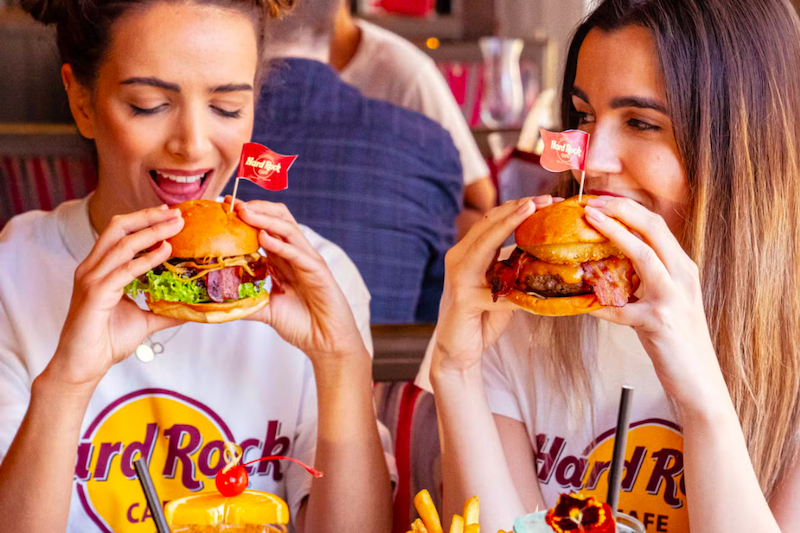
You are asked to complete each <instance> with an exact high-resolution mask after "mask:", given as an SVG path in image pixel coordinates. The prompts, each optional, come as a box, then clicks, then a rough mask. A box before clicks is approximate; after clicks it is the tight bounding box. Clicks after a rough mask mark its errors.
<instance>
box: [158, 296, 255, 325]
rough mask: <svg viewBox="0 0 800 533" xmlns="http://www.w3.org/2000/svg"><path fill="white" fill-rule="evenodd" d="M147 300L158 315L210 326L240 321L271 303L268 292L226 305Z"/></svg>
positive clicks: (226, 303)
mask: <svg viewBox="0 0 800 533" xmlns="http://www.w3.org/2000/svg"><path fill="white" fill-rule="evenodd" d="M146 298H147V306H148V307H149V308H150V310H151V311H152V312H153V313H155V314H157V315H162V316H168V317H172V318H178V319H180V320H189V321H191V322H205V323H209V324H217V323H220V322H230V321H231V320H239V319H240V318H244V317H246V316H248V315H252V314H253V313H255V312H256V311H258V310H260V309H261V308H263V307H264V306H266V305H267V304H268V303H269V293H268V292H267V291H266V290H265V291H264V292H263V293H262V294H261V295H260V296H258V297H256V298H243V299H241V300H236V301H235V302H225V303H216V302H212V303H205V304H188V303H184V302H170V301H167V300H158V301H156V302H151V301H150V297H149V295H146Z"/></svg>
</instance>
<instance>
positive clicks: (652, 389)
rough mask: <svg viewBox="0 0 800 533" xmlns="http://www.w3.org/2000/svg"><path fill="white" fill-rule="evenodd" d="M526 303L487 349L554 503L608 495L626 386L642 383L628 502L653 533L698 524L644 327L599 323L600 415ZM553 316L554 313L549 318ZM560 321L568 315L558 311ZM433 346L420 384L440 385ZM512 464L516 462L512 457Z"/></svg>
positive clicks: (498, 406)
mask: <svg viewBox="0 0 800 533" xmlns="http://www.w3.org/2000/svg"><path fill="white" fill-rule="evenodd" d="M537 320H542V318H540V317H533V316H532V315H529V314H528V313H525V312H523V311H518V312H517V313H516V314H515V315H514V318H513V319H512V321H511V323H510V324H509V326H508V329H507V330H506V332H505V333H504V334H503V336H502V337H501V338H500V339H499V340H498V342H497V343H496V344H495V345H494V346H493V347H492V348H490V349H489V350H488V351H487V352H486V354H484V357H483V375H484V383H485V386H486V394H487V397H488V400H489V406H490V408H491V410H492V412H493V413H495V414H499V415H503V416H506V417H509V418H512V419H514V420H519V421H521V422H523V423H524V424H525V426H526V428H527V430H528V436H529V438H530V442H531V445H532V447H533V449H534V450H537V460H536V468H537V472H538V476H539V487H540V489H541V491H542V495H543V496H544V501H545V503H546V504H547V506H548V507H552V506H553V505H555V502H556V499H557V498H558V495H559V494H560V493H566V492H581V493H583V494H588V495H597V496H598V497H599V498H600V499H601V500H602V501H605V498H606V491H607V486H608V485H607V484H608V464H609V463H610V461H611V457H612V455H613V449H614V431H615V428H616V425H617V412H618V409H619V401H620V393H621V387H622V386H623V385H630V386H632V387H633V388H634V392H633V397H632V400H633V403H632V411H631V419H630V420H631V425H630V428H631V429H630V431H629V434H628V444H627V448H626V455H625V457H626V461H628V462H630V464H631V465H632V468H630V469H627V470H626V472H625V473H624V474H623V482H622V492H621V494H620V503H619V509H620V510H621V511H623V512H625V513H628V514H632V515H634V516H636V517H637V518H638V519H639V520H640V521H641V522H642V523H644V524H645V525H646V526H647V531H648V532H649V533H654V532H670V533H675V532H681V533H685V532H686V531H688V530H689V518H688V513H687V509H686V495H685V493H684V491H685V486H684V482H683V437H682V434H681V430H680V427H679V426H678V425H677V423H676V421H675V416H674V414H673V412H672V410H671V409H670V404H669V402H668V400H667V396H666V393H665V392H664V389H663V387H662V386H661V383H660V382H659V381H658V378H657V377H656V373H655V370H654V369H653V364H652V362H651V360H650V358H649V357H648V355H647V353H646V352H645V351H644V348H643V347H642V344H641V342H640V341H639V338H638V336H637V335H636V332H634V331H633V329H632V328H629V327H626V326H618V325H615V324H612V323H610V322H606V321H598V354H597V361H596V362H597V366H596V367H597V371H596V372H594V373H592V374H593V377H594V378H595V379H594V380H593V382H592V388H593V397H594V398H593V403H594V420H592V413H591V412H590V409H588V402H586V404H585V405H586V406H587V408H586V409H585V411H586V413H584V415H583V417H579V416H577V415H576V414H575V410H574V409H572V410H571V409H570V407H569V405H568V404H569V402H568V400H567V399H566V398H565V396H564V395H562V394H559V391H560V390H561V389H562V388H563V387H564V385H563V384H561V383H559V382H558V381H559V380H558V379H557V378H555V379H554V378H553V377H552V376H553V373H552V372H548V371H547V370H546V369H547V366H546V365H545V364H544V363H543V361H544V359H545V358H544V357H543V350H546V349H547V348H546V344H545V341H544V339H542V337H541V335H540V336H537V333H536V321H537ZM545 320H547V319H545ZM554 320H559V319H558V318H556V319H554ZM430 352H431V350H430V349H429V354H428V357H427V359H426V363H425V364H423V367H422V369H421V370H420V373H419V375H418V377H417V385H419V386H420V387H422V388H424V389H427V390H431V386H430V379H429V376H428V374H429V371H430V370H429V369H430V364H429V359H430ZM510 466H511V468H513V467H514V465H513V464H512V465H510Z"/></svg>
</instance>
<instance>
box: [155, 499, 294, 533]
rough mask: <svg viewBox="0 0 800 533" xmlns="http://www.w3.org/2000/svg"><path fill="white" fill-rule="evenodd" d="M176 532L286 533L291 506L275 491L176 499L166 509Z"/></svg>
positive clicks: (173, 530) (167, 516) (171, 526)
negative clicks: (274, 492)
mask: <svg viewBox="0 0 800 533" xmlns="http://www.w3.org/2000/svg"><path fill="white" fill-rule="evenodd" d="M164 515H165V518H166V519H167V523H168V524H169V526H170V529H171V530H172V533H216V532H225V533H286V531H287V527H286V525H287V524H288V523H289V507H288V506H287V505H286V502H285V501H283V500H282V499H281V498H279V497H278V496H275V495H274V494H269V493H267V492H260V491H255V490H246V491H244V492H242V493H241V494H239V495H237V496H233V497H227V496H222V495H221V494H217V493H206V494H198V495H194V496H187V497H185V498H180V499H178V500H173V501H171V502H170V503H168V504H167V506H166V508H165V509H164Z"/></svg>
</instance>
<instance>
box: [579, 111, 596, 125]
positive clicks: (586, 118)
mask: <svg viewBox="0 0 800 533" xmlns="http://www.w3.org/2000/svg"><path fill="white" fill-rule="evenodd" d="M575 114H576V115H577V116H578V124H579V125H581V124H591V123H592V122H594V115H592V114H591V113H585V112H583V111H576V112H575Z"/></svg>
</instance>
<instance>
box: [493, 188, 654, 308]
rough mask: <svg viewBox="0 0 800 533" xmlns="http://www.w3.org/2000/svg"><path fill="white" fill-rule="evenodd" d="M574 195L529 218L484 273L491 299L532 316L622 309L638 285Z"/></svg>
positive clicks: (628, 264)
mask: <svg viewBox="0 0 800 533" xmlns="http://www.w3.org/2000/svg"><path fill="white" fill-rule="evenodd" d="M590 198H595V196H590V195H583V200H582V201H581V202H578V197H577V196H573V197H572V198H568V199H567V200H564V201H563V202H559V203H556V204H552V205H549V206H547V207H545V208H543V209H540V210H538V211H536V212H535V213H534V214H533V215H531V216H530V217H528V218H527V219H526V220H525V221H524V222H523V223H522V224H520V226H519V227H518V228H517V230H516V231H515V233H514V240H515V241H516V244H517V248H516V249H515V250H514V251H513V252H512V254H511V256H510V257H509V258H508V259H506V260H503V261H497V262H495V263H494V264H493V265H492V267H491V268H490V269H489V271H488V273H487V278H488V280H489V283H490V285H491V288H492V297H493V298H494V301H497V299H498V298H499V297H501V296H504V297H505V298H506V299H508V300H509V301H511V302H513V303H514V304H516V305H518V306H520V307H522V308H523V309H525V310H526V311H529V312H531V313H534V314H537V315H546V316H568V315H578V314H581V313H588V312H590V311H595V310H597V309H600V308H602V307H605V306H614V307H622V306H624V305H625V304H626V303H628V299H629V298H630V296H631V294H632V293H633V291H635V290H636V287H637V286H638V284H639V280H638V276H636V273H635V272H634V269H633V265H632V264H631V261H630V259H628V258H627V257H625V256H624V255H623V254H622V252H621V251H620V250H619V249H618V248H617V247H616V246H615V245H614V244H613V243H611V242H610V241H609V240H608V239H607V238H606V237H605V236H604V235H602V234H601V233H599V232H598V231H597V230H595V229H594V228H593V227H592V226H591V225H590V224H589V223H588V222H587V221H586V218H585V217H584V214H585V212H584V206H585V205H586V201H587V200H588V199H590Z"/></svg>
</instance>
